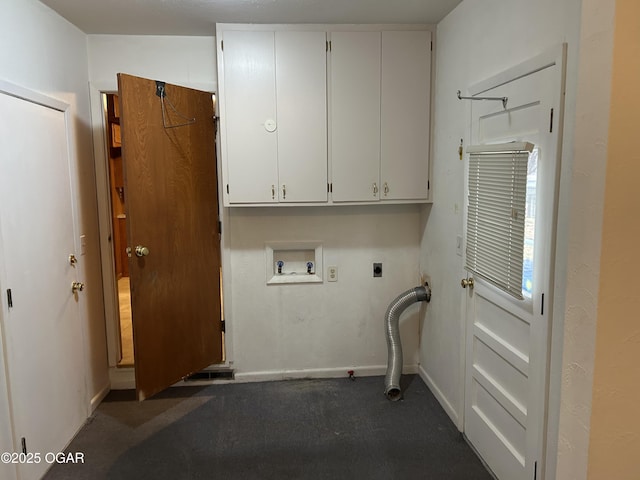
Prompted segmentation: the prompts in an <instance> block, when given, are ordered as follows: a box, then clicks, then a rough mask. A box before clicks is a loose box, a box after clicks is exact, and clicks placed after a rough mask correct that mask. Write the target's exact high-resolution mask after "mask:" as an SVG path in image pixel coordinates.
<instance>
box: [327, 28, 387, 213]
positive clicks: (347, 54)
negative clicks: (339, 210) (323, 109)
mask: <svg viewBox="0 0 640 480" xmlns="http://www.w3.org/2000/svg"><path fill="white" fill-rule="evenodd" d="M331 179H332V180H331V181H332V183H333V201H335V202H348V201H355V202H372V201H377V200H378V199H379V188H380V32H332V33H331Z"/></svg>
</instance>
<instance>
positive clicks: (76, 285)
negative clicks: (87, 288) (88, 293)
mask: <svg viewBox="0 0 640 480" xmlns="http://www.w3.org/2000/svg"><path fill="white" fill-rule="evenodd" d="M83 290H84V283H82V282H73V283H71V291H72V292H73V293H78V292H81V291H83Z"/></svg>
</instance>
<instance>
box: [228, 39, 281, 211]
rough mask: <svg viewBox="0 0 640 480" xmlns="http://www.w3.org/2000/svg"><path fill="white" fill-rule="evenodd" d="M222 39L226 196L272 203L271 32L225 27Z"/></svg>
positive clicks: (275, 148)
mask: <svg viewBox="0 0 640 480" xmlns="http://www.w3.org/2000/svg"><path fill="white" fill-rule="evenodd" d="M223 41H224V47H223V48H224V52H223V55H224V65H223V66H224V92H221V97H222V98H221V99H220V100H221V101H220V115H221V118H222V122H221V131H220V133H221V135H220V137H221V142H222V144H221V149H222V155H223V158H224V164H225V166H226V178H225V179H224V180H225V182H226V185H225V188H226V190H227V192H228V197H225V199H227V198H228V202H229V203H275V202H277V201H278V197H277V193H278V192H277V190H278V163H277V156H278V140H277V135H276V129H277V121H278V119H277V111H276V95H275V92H276V72H275V38H274V33H273V32H236V31H228V32H224V37H223ZM221 90H222V89H221ZM225 203H226V202H225Z"/></svg>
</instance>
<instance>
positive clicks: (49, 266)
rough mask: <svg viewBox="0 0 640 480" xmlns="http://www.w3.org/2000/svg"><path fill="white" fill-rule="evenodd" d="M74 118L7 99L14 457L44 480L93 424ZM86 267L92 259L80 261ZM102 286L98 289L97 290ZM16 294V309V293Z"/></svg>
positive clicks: (25, 472)
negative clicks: (79, 274) (82, 307)
mask: <svg viewBox="0 0 640 480" xmlns="http://www.w3.org/2000/svg"><path fill="white" fill-rule="evenodd" d="M70 185H71V184H70V178H69V154H68V150H67V129H66V116H65V113H64V112H63V111H61V110H57V109H54V108H49V107H46V106H43V105H40V104H36V103H33V102H30V101H27V100H23V99H19V98H15V97H13V96H9V95H7V94H4V93H2V92H0V235H1V237H0V258H1V259H2V264H1V266H0V283H1V284H2V329H3V334H4V339H5V347H6V351H5V352H4V354H5V361H6V365H7V370H8V385H9V391H10V404H11V405H10V407H11V412H12V416H13V432H14V435H13V437H14V438H13V443H14V451H15V452H20V451H22V450H23V442H22V439H24V442H25V444H26V451H27V452H28V453H33V454H34V453H40V454H42V456H43V457H42V458H41V461H40V462H39V463H33V464H23V465H19V467H18V470H19V478H21V479H22V480H27V479H37V478H40V477H41V476H42V475H43V473H44V472H45V470H46V469H47V468H48V467H49V464H47V462H46V461H45V458H44V454H45V453H47V452H58V451H61V450H62V449H64V448H65V446H66V445H67V443H68V442H69V441H70V440H71V438H72V437H73V436H74V435H75V433H76V432H77V430H78V429H79V428H80V427H81V426H82V423H83V422H84V420H85V419H86V416H87V402H86V386H85V383H84V375H83V371H84V370H83V368H84V367H83V365H84V364H85V360H84V355H83V351H82V345H83V341H82V334H81V326H80V317H79V311H78V304H77V303H78V301H80V298H81V296H82V293H79V294H78V295H75V296H74V294H73V293H72V291H71V284H72V282H74V281H76V271H75V267H74V266H72V265H71V263H70V260H69V255H70V254H73V253H75V250H74V223H73V214H72V204H71V190H70ZM78 258H79V260H82V257H78ZM89 288H98V286H95V285H94V286H89ZM8 290H11V300H12V304H11V305H10V304H9V302H8V294H7V291H8Z"/></svg>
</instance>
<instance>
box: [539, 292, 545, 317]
mask: <svg viewBox="0 0 640 480" xmlns="http://www.w3.org/2000/svg"><path fill="white" fill-rule="evenodd" d="M540 315H544V293H543V294H542V296H541V297H540Z"/></svg>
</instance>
